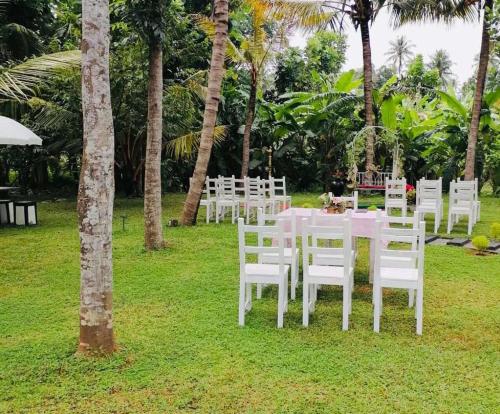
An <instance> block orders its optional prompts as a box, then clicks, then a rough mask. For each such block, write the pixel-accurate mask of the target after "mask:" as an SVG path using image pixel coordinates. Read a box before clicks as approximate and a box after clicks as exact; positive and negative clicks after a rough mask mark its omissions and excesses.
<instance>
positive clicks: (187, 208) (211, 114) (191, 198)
mask: <svg viewBox="0 0 500 414" xmlns="http://www.w3.org/2000/svg"><path fill="white" fill-rule="evenodd" d="M228 9H229V7H228V0H216V3H215V12H214V20H215V38H214V44H213V46H212V59H211V61H210V72H209V74H208V90H207V97H206V102H205V113H204V114H203V129H202V132H201V138H200V148H199V150H198V158H197V159H196V165H195V168H194V172H193V180H192V183H191V186H190V187H189V192H188V195H187V197H186V201H185V203H184V209H183V211H182V219H181V222H182V224H184V225H193V224H196V215H197V213H198V205H199V203H200V198H201V193H202V191H203V186H204V184H205V177H206V175H207V168H208V162H209V161H210V155H211V152H212V146H213V136H214V128H215V123H216V120H217V111H218V109H219V101H220V90H221V85H222V78H223V77H224V58H225V54H226V41H227V25H228V13H229V10H228Z"/></svg>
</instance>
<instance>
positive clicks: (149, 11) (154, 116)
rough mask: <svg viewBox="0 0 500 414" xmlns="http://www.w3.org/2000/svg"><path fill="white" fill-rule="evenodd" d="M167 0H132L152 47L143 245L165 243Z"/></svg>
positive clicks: (136, 21) (134, 18)
mask: <svg viewBox="0 0 500 414" xmlns="http://www.w3.org/2000/svg"><path fill="white" fill-rule="evenodd" d="M170 5H171V4H170V2H169V1H168V2H167V1H165V0H147V1H145V0H129V13H130V17H131V20H132V22H133V23H134V25H135V26H136V27H137V29H138V31H139V33H140V34H141V35H142V37H143V38H144V40H145V42H146V44H147V45H148V48H149V73H148V122H147V138H146V163H145V174H144V246H145V248H146V250H157V249H161V248H163V247H164V244H165V242H164V240H163V228H162V217H161V216H162V207H161V189H162V187H161V153H162V147H163V145H162V131H163V106H162V98H163V47H164V44H165V37H166V29H167V16H166V13H167V10H168V9H169V7H170Z"/></svg>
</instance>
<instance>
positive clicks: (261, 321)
mask: <svg viewBox="0 0 500 414" xmlns="http://www.w3.org/2000/svg"><path fill="white" fill-rule="evenodd" d="M316 197H317V195H312V194H300V195H297V196H295V197H294V204H296V205H301V204H302V203H305V202H309V203H311V204H317V200H316ZM182 200H183V196H182V195H173V196H171V195H169V196H167V197H166V199H165V206H164V207H165V210H164V218H165V222H166V220H167V219H168V218H170V217H177V216H178V214H179V212H180V209H181V205H182ZM482 203H483V204H482V217H481V220H482V221H481V222H480V223H478V224H477V226H476V227H475V231H474V234H482V233H484V234H487V233H488V229H489V226H490V225H491V223H492V222H493V221H495V220H496V221H498V211H499V208H500V203H499V201H498V199H493V198H488V197H482ZM39 211H40V213H39V214H40V226H38V227H36V228H29V229H21V228H12V229H0V412H5V413H22V412H29V413H42V412H57V413H59V412H63V413H144V412H152V413H164V412H192V411H199V412H234V413H241V412H296V413H303V412H325V413H334V412H335V413H336V412H338V413H363V412H367V413H395V412H398V413H437V412H443V413H459V412H461V413H493V412H495V411H496V410H498V407H499V406H500V399H499V393H498V390H499V389H500V381H499V376H498V372H500V364H499V356H500V355H499V352H498V350H499V345H498V344H499V343H500V335H499V322H500V311H499V307H498V299H499V295H500V257H499V256H485V257H478V256H474V255H472V254H471V253H469V252H468V251H466V250H464V249H460V248H453V247H437V246H428V247H427V248H426V273H425V293H424V334H423V336H422V337H417V336H416V335H415V321H414V318H413V311H411V310H409V309H408V308H407V307H406V304H407V294H406V293H405V292H403V291H401V292H398V291H390V292H389V291H387V292H386V295H385V298H384V299H385V300H384V315H383V317H382V321H381V333H380V334H378V335H377V334H375V333H373V331H372V325H371V324H372V310H371V288H370V285H369V284H368V282H367V280H368V275H367V273H368V267H367V265H368V263H367V256H368V252H367V243H366V242H363V243H361V246H360V248H361V251H360V254H359V256H360V260H359V263H358V267H357V271H356V289H355V293H354V297H353V314H352V318H351V324H350V330H349V331H348V332H342V331H341V319H342V316H341V314H342V309H341V306H342V304H341V291H340V289H336V288H329V289H326V290H324V291H322V292H321V293H320V298H319V302H318V305H317V310H316V313H315V314H314V315H313V316H312V318H311V325H310V327H309V328H307V329H304V328H302V326H301V300H297V301H296V302H295V303H291V304H290V306H289V312H288V314H287V315H286V316H285V328H284V329H282V330H278V329H276V306H277V300H276V291H275V290H274V289H270V290H268V291H267V292H266V294H265V298H264V299H262V300H261V301H254V307H253V309H252V311H251V312H250V313H249V314H248V316H247V319H246V320H247V326H246V327H245V328H239V327H238V325H237V300H238V277H239V275H238V254H237V238H236V226H233V225H231V224H221V225H219V226H217V225H215V224H210V225H205V224H201V225H200V226H198V227H195V228H174V229H167V230H166V232H165V234H166V238H167V240H168V242H169V245H170V248H169V249H167V250H165V251H161V252H156V253H145V252H144V251H143V249H142V235H143V229H142V215H141V214H142V202H141V201H139V200H132V201H131V200H118V201H117V203H116V209H115V217H116V222H115V232H114V259H115V260H114V272H115V297H114V301H115V332H116V338H117V342H118V344H119V346H120V351H119V352H117V353H116V354H115V355H113V356H112V357H110V358H101V359H96V360H92V359H85V358H81V357H76V356H75V355H74V352H75V350H76V347H77V337H78V301H79V293H78V292H79V262H78V260H79V250H78V233H77V228H76V214H75V203H74V202H67V203H66V202H64V203H63V202H60V203H42V204H40V205H39ZM445 211H446V210H445ZM121 214H126V215H127V216H128V218H127V230H126V231H125V232H124V231H122V230H121V219H120V215H121ZM200 217H201V215H200ZM445 224H446V223H445V221H444V220H443V226H442V227H441V232H445V231H446V228H445ZM431 226H432V224H431V223H429V229H430V228H431ZM465 229H466V225H465V224H463V223H460V225H458V226H456V227H455V231H454V233H453V234H454V235H455V234H457V235H458V234H463V232H464V231H465ZM298 295H299V296H298V297H299V298H300V297H301V296H300V295H301V291H300V290H299V292H298ZM495 407H497V408H495Z"/></svg>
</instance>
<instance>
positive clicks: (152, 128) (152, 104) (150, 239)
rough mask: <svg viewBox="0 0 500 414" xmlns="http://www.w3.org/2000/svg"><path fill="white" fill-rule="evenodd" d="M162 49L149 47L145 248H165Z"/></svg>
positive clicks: (159, 46) (158, 46) (156, 45)
mask: <svg viewBox="0 0 500 414" xmlns="http://www.w3.org/2000/svg"><path fill="white" fill-rule="evenodd" d="M162 64H163V52H162V48H161V44H160V43H156V44H153V45H151V46H150V52H149V80H148V82H149V83H148V129H147V139H146V166H145V177H144V245H145V247H146V250H157V249H161V248H163V247H164V241H163V229H162V225H161V150H162V120H163V118H162V97H163V65H162Z"/></svg>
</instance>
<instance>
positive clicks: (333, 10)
mask: <svg viewBox="0 0 500 414" xmlns="http://www.w3.org/2000/svg"><path fill="white" fill-rule="evenodd" d="M267 1H268V2H269V3H270V4H271V5H272V6H273V7H274V8H275V9H276V10H277V13H278V14H279V15H287V14H289V15H290V18H291V19H294V20H295V22H296V23H297V24H298V25H301V26H303V27H309V28H310V27H313V26H316V27H318V26H321V27H324V26H325V25H329V26H330V27H332V28H334V29H338V30H342V28H343V24H344V20H345V18H347V19H349V20H350V21H351V23H352V24H353V26H354V28H355V29H356V30H357V29H359V32H360V35H361V44H362V50H363V52H362V53H363V91H364V116H365V125H366V130H367V133H366V144H365V152H366V165H365V168H366V171H367V173H368V174H371V172H372V171H373V170H374V168H375V164H374V162H375V146H374V144H375V115H374V112H373V74H372V67H373V65H372V52H371V43H370V25H371V24H372V23H373V22H374V21H375V19H376V17H377V15H378V13H379V11H380V10H381V9H382V8H383V7H384V6H385V5H386V1H385V0H324V1H316V0H313V1H307V0H267ZM422 1H423V0H422Z"/></svg>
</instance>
